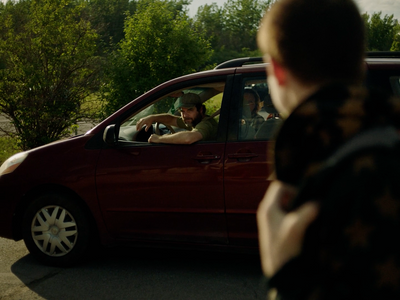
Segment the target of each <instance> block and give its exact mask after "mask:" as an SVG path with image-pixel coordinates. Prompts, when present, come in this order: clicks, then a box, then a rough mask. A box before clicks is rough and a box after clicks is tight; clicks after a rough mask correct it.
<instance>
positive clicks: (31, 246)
mask: <svg viewBox="0 0 400 300" xmlns="http://www.w3.org/2000/svg"><path fill="white" fill-rule="evenodd" d="M22 232H23V238H24V241H25V245H26V247H27V248H28V250H29V252H30V253H31V254H32V255H33V256H34V257H35V258H36V259H38V260H39V261H40V262H42V263H44V264H46V265H51V266H56V267H67V266H71V265H73V264H75V263H77V262H78V261H80V260H81V259H82V258H83V257H84V255H85V254H86V253H87V251H88V249H89V246H90V244H91V242H92V241H93V234H94V230H91V226H90V223H89V221H88V218H87V216H86V214H85V213H84V211H83V209H82V208H81V207H80V206H79V205H78V204H77V203H76V201H75V200H74V199H73V198H71V197H69V196H67V195H64V194H56V193H47V194H44V195H41V196H38V197H37V198H36V199H35V200H34V201H33V202H32V203H31V204H30V205H29V207H28V209H27V210H26V212H25V215H24V219H23V222H22Z"/></svg>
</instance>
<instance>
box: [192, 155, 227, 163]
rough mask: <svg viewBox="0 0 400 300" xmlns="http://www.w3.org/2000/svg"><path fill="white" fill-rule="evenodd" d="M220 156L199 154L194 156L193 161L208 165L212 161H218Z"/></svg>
mask: <svg viewBox="0 0 400 300" xmlns="http://www.w3.org/2000/svg"><path fill="white" fill-rule="evenodd" d="M220 158H221V156H219V155H215V154H199V155H197V156H196V158H195V160H197V161H199V162H200V163H202V164H209V163H211V161H212V160H216V159H220Z"/></svg>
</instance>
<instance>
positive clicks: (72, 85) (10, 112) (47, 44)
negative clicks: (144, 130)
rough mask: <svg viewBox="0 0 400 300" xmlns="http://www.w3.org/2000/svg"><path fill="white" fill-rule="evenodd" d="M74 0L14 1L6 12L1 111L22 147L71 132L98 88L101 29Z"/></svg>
mask: <svg viewBox="0 0 400 300" xmlns="http://www.w3.org/2000/svg"><path fill="white" fill-rule="evenodd" d="M82 8H83V5H81V4H75V3H72V1H71V0H42V1H40V0H32V1H24V2H20V3H15V4H14V3H10V2H9V3H8V4H7V5H6V8H5V9H3V10H2V13H1V15H0V28H1V31H2V32H1V37H0V60H1V65H2V68H1V69H0V111H1V112H2V113H3V114H5V115H6V116H8V118H9V119H10V120H11V121H12V124H13V125H14V127H15V131H7V132H6V133H7V134H8V135H10V136H18V138H19V141H20V147H21V148H22V149H24V150H25V149H30V148H33V147H37V146H39V145H43V144H46V143H49V142H52V141H54V140H57V139H59V138H60V137H63V136H66V135H68V134H69V133H70V129H71V126H72V125H73V124H75V123H76V122H77V121H78V120H79V119H80V118H81V117H82V113H83V112H82V111H81V104H82V102H83V100H84V99H85V97H86V96H87V95H89V94H90V93H91V92H92V91H93V90H94V89H96V88H97V85H98V84H97V82H96V77H95V75H96V73H97V70H98V68H99V61H98V59H97V57H96V56H94V54H95V49H96V48H95V47H96V43H95V42H96V39H97V34H96V32H95V31H94V30H93V29H91V27H90V24H89V23H88V22H87V21H85V20H84V19H83V18H81V17H80V16H81V12H82Z"/></svg>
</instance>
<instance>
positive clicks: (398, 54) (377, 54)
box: [367, 51, 400, 58]
mask: <svg viewBox="0 0 400 300" xmlns="http://www.w3.org/2000/svg"><path fill="white" fill-rule="evenodd" d="M367 57H380V58H395V57H398V58H400V51H373V52H372V51H371V52H367Z"/></svg>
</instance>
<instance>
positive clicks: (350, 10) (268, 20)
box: [258, 0, 365, 84]
mask: <svg viewBox="0 0 400 300" xmlns="http://www.w3.org/2000/svg"><path fill="white" fill-rule="evenodd" d="M364 31H365V30H364V22H363V20H362V18H361V15H360V13H359V11H358V8H357V6H356V5H355V3H354V2H353V1H352V0H278V1H277V2H276V3H275V4H274V5H273V6H272V7H271V9H270V10H269V11H268V12H267V13H266V14H265V16H264V18H263V20H262V24H261V27H260V31H259V33H258V44H259V47H260V49H261V50H262V51H263V52H264V53H265V54H268V55H269V56H270V57H272V58H273V59H274V60H276V61H277V62H278V63H280V64H281V65H282V66H284V67H285V68H287V69H288V70H290V71H291V73H292V74H293V75H294V76H295V77H296V78H297V79H298V80H299V81H300V82H302V83H305V84H324V83H328V82H332V81H338V82H343V83H350V84H352V83H359V82H360V81H361V80H362V77H363V73H364V67H363V58H364V52H365V33H364Z"/></svg>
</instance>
